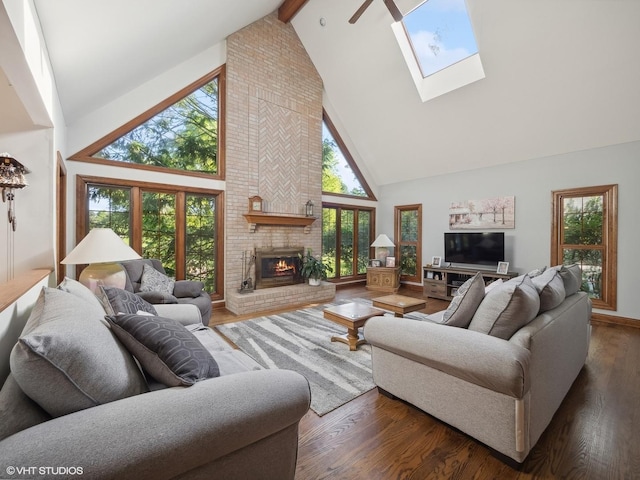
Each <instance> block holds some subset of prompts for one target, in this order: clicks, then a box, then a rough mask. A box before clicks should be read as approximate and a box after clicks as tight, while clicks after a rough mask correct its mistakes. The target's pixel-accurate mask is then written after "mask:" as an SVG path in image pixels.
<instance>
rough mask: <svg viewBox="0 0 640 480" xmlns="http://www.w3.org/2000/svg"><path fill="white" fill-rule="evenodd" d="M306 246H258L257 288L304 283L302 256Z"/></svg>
mask: <svg viewBox="0 0 640 480" xmlns="http://www.w3.org/2000/svg"><path fill="white" fill-rule="evenodd" d="M303 253H304V247H275V248H256V285H255V288H256V289H258V288H270V287H280V286H284V285H295V284H296V283H303V282H304V278H302V275H300V268H301V266H302V261H301V260H300V256H301V255H302V254H303Z"/></svg>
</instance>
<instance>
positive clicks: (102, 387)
mask: <svg viewBox="0 0 640 480" xmlns="http://www.w3.org/2000/svg"><path fill="white" fill-rule="evenodd" d="M78 286H80V287H82V286H81V285H80V284H78V283H77V282H73V281H71V282H70V281H65V282H64V284H63V285H61V286H60V287H61V288H58V289H53V288H43V290H42V293H41V294H40V297H39V298H38V301H37V302H36V304H35V306H34V308H33V310H32V313H31V316H30V318H29V320H28V321H27V325H26V326H25V329H24V330H23V332H22V334H21V336H20V339H19V341H18V343H17V344H16V346H15V347H14V349H13V351H12V353H11V370H12V371H11V373H10V374H9V377H8V378H7V379H6V381H5V379H4V378H2V379H0V382H4V386H3V388H2V390H0V471H2V472H3V475H6V476H7V478H76V477H77V478H91V479H115V478H118V479H126V478H131V479H154V480H156V479H170V478H218V479H234V478H238V479H240V478H241V479H252V478H261V479H267V478H269V479H270V478H278V479H285V478H290V479H291V478H293V477H294V474H295V467H296V459H297V444H298V423H299V421H300V419H301V418H302V416H303V415H304V414H305V413H306V412H307V411H308V408H309V402H310V393H309V386H308V382H307V381H306V379H305V378H304V377H303V376H302V375H300V374H298V373H295V372H291V371H285V370H264V369H262V368H261V367H260V366H259V365H257V364H256V363H255V362H254V361H253V360H252V359H250V358H249V357H247V356H246V355H244V354H243V353H242V352H240V351H238V350H233V349H231V348H230V347H229V346H228V345H227V343H226V342H225V341H223V340H222V339H221V338H220V337H219V336H218V335H217V334H215V332H213V331H212V330H210V329H208V328H206V327H204V326H203V325H202V324H201V323H200V314H199V310H198V309H197V308H196V307H195V306H193V305H157V306H156V308H157V313H158V315H162V316H163V317H166V318H174V319H175V321H172V322H173V323H174V324H175V325H174V329H175V328H177V329H182V328H184V331H186V332H188V331H191V332H193V339H192V340H190V341H196V343H197V344H198V345H199V348H200V347H202V346H204V348H206V350H207V351H209V352H211V354H212V357H213V358H214V359H215V366H216V372H217V373H219V376H218V377H216V378H209V379H205V380H200V381H195V383H193V385H191V386H173V387H164V386H162V385H158V384H157V382H156V383H151V391H149V390H150V389H149V385H148V383H147V382H146V381H145V377H144V376H143V374H142V372H141V371H140V369H139V366H138V364H137V362H136V361H134V359H133V357H132V356H131V354H130V353H129V352H128V350H127V349H126V348H124V346H123V344H122V343H121V342H120V341H119V340H118V338H116V335H114V328H116V327H115V324H112V323H109V325H110V326H111V328H109V326H107V323H106V322H105V320H104V316H105V311H104V310H103V309H102V308H103V307H102V305H100V303H98V302H97V300H96V299H95V297H93V296H92V294H90V292H89V294H90V296H87V295H86V294H87V292H88V290H86V291H82V290H80V289H79V288H78ZM82 288H84V287H82ZM142 317H143V316H142V315H141V318H142ZM127 318H128V317H127ZM144 318H149V316H146V315H145V316H144ZM157 318H158V317H151V319H150V320H149V322H152V321H155V320H156V319H157ZM182 325H186V327H183V326H182ZM167 331H168V330H167ZM163 332H164V330H163ZM163 332H161V333H163ZM180 332H182V330H180ZM5 334H6V333H5ZM3 335H4V334H3ZM189 338H191V337H189ZM195 338H197V339H198V340H199V342H197V340H195ZM0 340H4V339H0ZM14 341H15V340H14ZM0 353H1V355H3V357H4V356H9V353H10V352H8V351H7V352H5V351H3V352H0ZM3 360H4V358H3ZM43 360H44V361H43ZM51 367H53V368H51ZM63 384H64V385H63ZM25 392H28V393H29V396H27V395H26V394H25ZM113 396H116V397H121V398H118V399H113V400H111V399H110V397H113ZM34 400H35V401H34ZM22 467H24V468H23V469H22V470H18V469H20V468H22ZM11 469H13V470H11ZM64 469H67V470H64Z"/></svg>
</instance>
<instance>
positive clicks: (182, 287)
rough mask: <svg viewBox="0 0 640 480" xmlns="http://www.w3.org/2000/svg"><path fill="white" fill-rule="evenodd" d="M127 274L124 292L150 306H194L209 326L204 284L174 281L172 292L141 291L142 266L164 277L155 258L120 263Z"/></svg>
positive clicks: (208, 297) (208, 310)
mask: <svg viewBox="0 0 640 480" xmlns="http://www.w3.org/2000/svg"><path fill="white" fill-rule="evenodd" d="M120 264H121V265H122V266H123V267H124V269H125V271H126V272H127V284H126V286H125V290H127V291H129V292H133V293H135V294H137V295H140V297H142V298H144V299H145V300H146V301H147V302H149V303H151V304H155V305H158V304H166V303H188V304H192V305H195V306H196V307H198V309H199V310H200V314H201V315H202V323H203V324H204V325H208V324H209V319H210V318H211V297H210V296H209V294H208V293H207V292H205V291H204V283H202V282H197V281H192V280H176V281H175V284H174V286H173V292H171V293H168V292H161V291H141V290H140V289H141V285H142V274H143V272H144V265H145V264H147V265H149V266H151V267H153V268H154V269H155V270H157V271H158V272H160V273H162V274H163V275H166V272H165V269H164V267H163V266H162V262H160V260H158V259H156V258H150V259H147V258H143V259H140V260H128V261H126V262H120Z"/></svg>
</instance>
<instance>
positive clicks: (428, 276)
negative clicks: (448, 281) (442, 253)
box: [427, 270, 433, 280]
mask: <svg viewBox="0 0 640 480" xmlns="http://www.w3.org/2000/svg"><path fill="white" fill-rule="evenodd" d="M427 278H428V279H429V280H432V279H433V272H432V271H431V270H429V271H428V272H427Z"/></svg>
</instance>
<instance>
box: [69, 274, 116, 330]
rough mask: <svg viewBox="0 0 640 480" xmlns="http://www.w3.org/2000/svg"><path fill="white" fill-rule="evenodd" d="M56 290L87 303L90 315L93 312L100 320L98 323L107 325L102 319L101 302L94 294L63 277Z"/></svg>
mask: <svg viewBox="0 0 640 480" xmlns="http://www.w3.org/2000/svg"><path fill="white" fill-rule="evenodd" d="M58 289H59V290H62V291H65V292H67V293H70V294H71V295H74V296H76V297H78V298H80V299H82V300H83V301H84V302H87V304H88V308H90V309H91V311H92V313H94V312H95V314H97V315H98V316H99V318H100V321H101V322H103V323H104V324H105V325H107V326H108V325H109V324H108V323H107V321H106V320H105V319H104V314H105V313H106V311H105V309H104V306H103V305H102V302H101V301H100V300H99V299H98V297H97V296H96V295H94V293H93V292H92V291H91V290H89V289H88V288H87V287H85V286H84V285H83V284H81V283H80V282H78V281H77V280H73V279H72V278H68V277H64V280H63V281H62V282H61V283H60V285H58Z"/></svg>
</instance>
